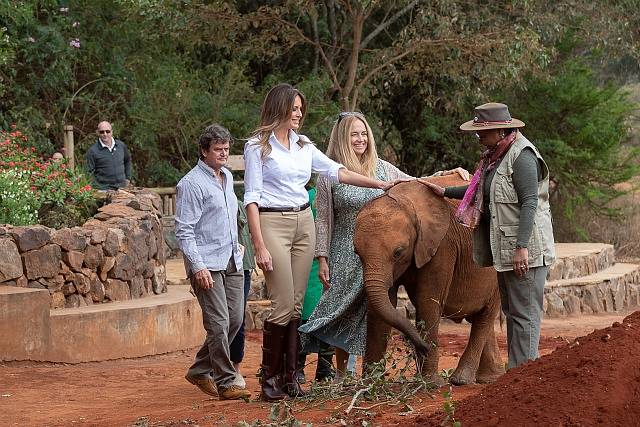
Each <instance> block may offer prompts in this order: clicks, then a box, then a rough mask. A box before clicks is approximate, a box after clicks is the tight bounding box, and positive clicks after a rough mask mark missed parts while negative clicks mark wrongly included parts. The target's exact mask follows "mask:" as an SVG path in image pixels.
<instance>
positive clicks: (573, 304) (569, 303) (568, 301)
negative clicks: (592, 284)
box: [564, 294, 581, 316]
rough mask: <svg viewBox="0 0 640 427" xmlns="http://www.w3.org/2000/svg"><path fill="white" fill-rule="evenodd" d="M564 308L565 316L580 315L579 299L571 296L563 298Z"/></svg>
mask: <svg viewBox="0 0 640 427" xmlns="http://www.w3.org/2000/svg"><path fill="white" fill-rule="evenodd" d="M564 308H565V311H566V313H567V315H569V316H571V315H577V314H580V311H581V309H580V298H578V297H577V296H575V295H573V294H569V295H567V296H565V297H564Z"/></svg>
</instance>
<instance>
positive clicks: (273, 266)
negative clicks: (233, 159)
mask: <svg viewBox="0 0 640 427" xmlns="http://www.w3.org/2000/svg"><path fill="white" fill-rule="evenodd" d="M306 110H307V103H306V100H305V97H304V95H303V94H302V93H301V92H300V91H298V90H297V89H296V88H294V87H293V86H291V85H288V84H280V85H277V86H275V87H274V88H272V89H271V90H270V91H269V93H268V94H267V96H266V98H265V100H264V103H263V105H262V112H261V118H260V126H259V127H258V129H256V131H255V132H254V137H253V138H251V139H249V141H247V143H246V145H245V148H244V160H245V194H244V205H245V206H246V209H247V218H248V220H249V230H250V232H251V241H252V243H253V247H254V248H255V254H256V263H257V264H258V267H260V269H261V270H262V271H263V272H264V275H265V281H266V288H267V294H268V297H269V299H270V300H271V306H272V308H273V310H272V311H271V314H270V315H269V317H268V318H267V319H266V321H265V322H264V326H263V339H262V349H263V351H262V393H261V398H262V399H263V400H269V401H270V400H279V399H284V398H285V397H286V396H287V395H289V396H291V397H295V396H300V395H303V394H304V392H303V390H302V388H301V387H300V384H299V383H298V381H297V374H296V368H297V366H296V365H297V359H298V353H299V339H298V327H299V326H300V313H301V311H302V302H303V300H304V294H305V292H306V288H307V281H308V279H309V271H310V270H311V263H312V261H313V253H314V248H315V244H316V235H315V226H314V221H313V216H312V213H311V209H310V208H309V195H308V193H307V190H306V189H305V184H306V183H307V182H308V181H309V179H310V178H311V173H312V172H317V173H319V174H320V175H321V176H323V177H324V178H325V179H326V180H327V181H328V182H335V183H338V182H341V183H345V184H350V185H357V186H362V187H371V188H376V189H378V190H379V191H383V190H386V189H388V188H390V187H392V186H393V185H394V183H393V182H386V181H387V180H385V181H381V180H378V179H374V178H372V177H371V176H363V175H359V174H357V173H354V172H351V171H349V170H348V169H347V168H345V167H344V166H343V165H341V164H339V163H337V162H335V161H333V160H331V159H329V158H328V157H327V156H326V155H325V154H324V153H322V152H321V151H320V150H318V149H317V148H316V147H315V145H313V144H312V143H311V141H310V140H309V138H307V137H306V136H304V135H300V134H298V133H297V131H298V130H299V129H300V128H301V127H302V122H303V120H304V116H305V113H306Z"/></svg>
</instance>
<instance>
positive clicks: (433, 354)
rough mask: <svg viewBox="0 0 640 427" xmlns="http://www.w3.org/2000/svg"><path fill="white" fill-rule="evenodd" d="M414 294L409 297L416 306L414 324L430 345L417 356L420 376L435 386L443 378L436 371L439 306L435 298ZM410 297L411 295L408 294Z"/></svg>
mask: <svg viewBox="0 0 640 427" xmlns="http://www.w3.org/2000/svg"><path fill="white" fill-rule="evenodd" d="M419 294H420V293H417V294H416V298H411V302H412V303H413V305H414V306H415V307H416V326H417V327H418V330H419V331H420V335H422V336H423V337H424V340H425V341H426V342H427V343H428V344H429V345H431V350H430V351H429V352H428V353H427V354H426V355H425V356H424V357H423V358H421V357H420V356H419V355H418V356H417V357H418V361H417V362H418V366H419V367H420V372H421V374H422V376H423V377H424V378H425V379H426V380H427V381H431V382H433V383H434V384H436V385H437V386H441V385H444V379H443V378H442V376H441V375H440V374H439V372H438V361H439V358H440V356H439V353H438V330H439V327H440V316H441V308H440V306H439V304H438V303H437V301H438V300H437V299H435V298H432V297H424V296H421V295H419ZM410 297H411V295H410Z"/></svg>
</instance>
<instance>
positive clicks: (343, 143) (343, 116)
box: [327, 112, 378, 178]
mask: <svg viewBox="0 0 640 427" xmlns="http://www.w3.org/2000/svg"><path fill="white" fill-rule="evenodd" d="M356 120H359V121H361V122H362V123H363V124H364V127H365V128H366V129H367V149H366V150H365V152H364V153H363V154H362V157H361V158H360V159H358V155H357V154H356V153H355V151H353V146H352V145H351V131H352V128H353V125H354V123H356ZM327 156H328V157H329V158H330V159H332V160H335V161H336V162H338V163H341V164H342V165H343V166H344V167H346V168H347V169H349V170H350V171H354V172H357V173H359V174H361V175H364V176H368V177H371V178H374V175H375V173H376V166H377V164H378V152H377V151H376V141H375V139H374V138H373V132H372V131H371V127H370V126H369V123H367V119H365V117H364V115H363V114H362V113H357V112H347V113H340V115H339V116H338V121H336V124H334V125H333V129H331V136H330V137H329V147H328V148H327Z"/></svg>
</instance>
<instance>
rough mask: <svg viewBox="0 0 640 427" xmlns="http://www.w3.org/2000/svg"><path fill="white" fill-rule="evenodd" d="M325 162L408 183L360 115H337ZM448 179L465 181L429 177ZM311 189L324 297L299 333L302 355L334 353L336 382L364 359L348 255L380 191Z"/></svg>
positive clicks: (353, 259)
mask: <svg viewBox="0 0 640 427" xmlns="http://www.w3.org/2000/svg"><path fill="white" fill-rule="evenodd" d="M327 156H329V158H331V159H333V160H335V161H338V162H340V163H341V164H343V165H345V166H346V167H347V168H349V170H355V171H357V172H358V173H360V174H362V175H365V176H368V177H371V178H374V179H379V180H381V181H394V180H397V179H403V178H404V179H412V178H413V177H411V176H410V175H407V174H406V173H404V172H402V171H400V170H399V169H398V168H396V167H395V166H393V165H392V164H390V163H389V162H386V161H384V160H382V159H380V158H379V157H378V154H377V151H376V145H375V140H374V138H373V133H372V132H371V128H370V127H369V124H368V123H367V120H366V118H365V117H364V115H363V114H362V113H359V112H343V113H340V115H339V117H338V120H337V121H336V123H335V124H334V126H333V129H332V131H331V137H330V140H329V147H328V149H327ZM452 173H458V174H460V176H462V177H463V178H465V179H468V176H469V174H468V172H467V171H466V170H464V169H461V168H457V169H454V170H450V171H445V172H436V174H434V175H442V174H452ZM316 188H317V196H316V197H317V198H316V206H317V210H318V215H317V218H316V236H317V239H316V251H315V256H316V258H317V259H318V275H319V278H320V280H321V282H322V283H323V284H324V286H325V288H326V291H325V292H324V293H323V294H322V296H321V297H320V300H319V301H318V305H317V306H316V308H315V310H314V311H313V313H312V314H311V316H310V317H309V319H308V320H307V322H306V323H305V324H304V325H303V326H301V327H300V329H299V330H300V331H301V332H302V334H301V341H302V349H303V351H306V352H315V351H318V349H319V348H320V343H322V342H325V343H327V344H329V345H332V346H334V347H335V354H336V376H340V375H342V374H344V372H345V370H346V365H347V360H348V357H349V354H355V355H363V354H364V350H365V345H366V336H367V322H366V314H367V300H366V295H365V292H364V285H363V278H362V264H361V263H360V259H359V258H358V256H357V255H356V253H355V251H354V249H353V233H354V229H355V223H356V216H357V214H358V211H359V210H360V208H361V207H362V206H363V205H364V204H365V203H366V202H368V201H369V200H371V199H373V198H374V197H376V196H379V195H381V194H382V193H383V191H382V190H378V189H371V188H359V187H354V186H352V185H346V184H339V183H337V184H332V183H331V182H329V181H328V180H326V179H324V178H322V177H320V178H319V179H318V184H317V187H316Z"/></svg>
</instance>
